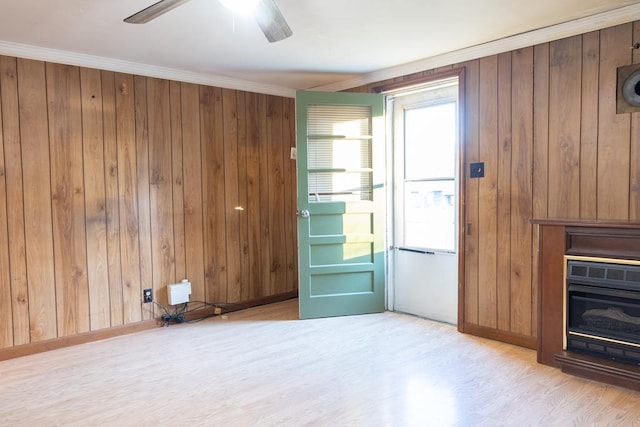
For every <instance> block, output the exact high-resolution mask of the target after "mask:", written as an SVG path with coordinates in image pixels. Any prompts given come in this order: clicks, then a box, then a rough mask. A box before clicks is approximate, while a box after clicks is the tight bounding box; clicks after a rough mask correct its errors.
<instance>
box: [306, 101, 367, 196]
mask: <svg viewBox="0 0 640 427" xmlns="http://www.w3.org/2000/svg"><path fill="white" fill-rule="evenodd" d="M370 116H371V108H370V107H368V106H365V107H363V106H349V105H344V106H340V105H310V106H309V109H308V131H307V132H308V134H307V138H308V140H307V169H308V173H309V175H308V176H309V183H308V188H309V201H310V202H323V201H352V200H372V194H373V193H372V153H371V150H372V146H371V143H372V139H371V127H372V123H371V117H370Z"/></svg>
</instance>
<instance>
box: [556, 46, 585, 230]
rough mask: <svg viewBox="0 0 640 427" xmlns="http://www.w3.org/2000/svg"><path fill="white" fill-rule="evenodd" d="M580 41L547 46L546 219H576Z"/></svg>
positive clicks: (578, 195) (578, 162) (578, 213)
mask: <svg viewBox="0 0 640 427" xmlns="http://www.w3.org/2000/svg"><path fill="white" fill-rule="evenodd" d="M581 51H582V37H580V36H575V37H570V38H567V39H563V40H559V41H556V42H552V43H551V44H550V72H549V73H550V74H549V76H550V81H549V94H550V98H549V106H550V111H549V182H553V186H554V191H553V192H550V193H549V215H550V216H551V217H556V218H578V217H579V216H580V172H579V165H580V109H581V103H580V91H581V88H582V85H581V81H580V79H578V78H576V76H579V75H580V70H581V67H582V55H581V54H579V53H580V52H581Z"/></svg>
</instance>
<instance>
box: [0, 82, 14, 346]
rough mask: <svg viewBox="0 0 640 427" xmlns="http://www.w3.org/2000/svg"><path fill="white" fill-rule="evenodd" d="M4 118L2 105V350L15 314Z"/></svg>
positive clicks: (9, 340)
mask: <svg viewBox="0 0 640 427" xmlns="http://www.w3.org/2000/svg"><path fill="white" fill-rule="evenodd" d="M9 86H10V84H9ZM2 89H3V88H2V81H0V93H2ZM8 108H11V107H8ZM2 116H3V114H2V103H0V348H6V347H11V346H13V313H12V307H11V301H12V297H11V271H10V270H11V264H10V263H9V230H8V228H7V227H8V212H7V178H6V177H7V173H6V170H7V168H6V166H5V157H4V151H5V150H4V132H3V128H4V126H3V120H2Z"/></svg>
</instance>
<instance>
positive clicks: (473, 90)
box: [460, 61, 481, 326]
mask: <svg viewBox="0 0 640 427" xmlns="http://www.w3.org/2000/svg"><path fill="white" fill-rule="evenodd" d="M479 65H480V62H479V61H471V62H468V63H467V64H465V68H466V71H465V88H464V91H465V93H464V97H465V106H466V112H465V113H466V114H465V123H464V126H465V140H464V141H463V143H462V144H461V150H464V156H465V160H466V165H465V166H466V168H465V170H463V171H460V174H461V179H465V181H466V182H465V189H466V194H465V195H464V197H465V210H466V211H465V221H466V224H465V227H464V228H465V229H466V236H465V239H464V244H465V247H464V248H462V250H464V262H465V265H464V274H465V276H464V323H470V324H474V325H477V324H478V319H479V314H478V310H479V305H478V304H479V301H478V298H479V285H478V267H479V265H478V262H479V256H478V245H479V223H480V217H479V215H480V180H479V179H477V178H474V179H471V178H469V164H471V163H474V162H479V161H480V160H481V159H480V67H479ZM463 326H464V325H463Z"/></svg>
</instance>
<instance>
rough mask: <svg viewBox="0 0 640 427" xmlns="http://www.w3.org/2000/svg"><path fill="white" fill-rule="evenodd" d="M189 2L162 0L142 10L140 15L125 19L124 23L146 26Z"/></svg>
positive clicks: (185, 0)
mask: <svg viewBox="0 0 640 427" xmlns="http://www.w3.org/2000/svg"><path fill="white" fill-rule="evenodd" d="M188 1H189V0H160V1H159V2H157V3H154V4H152V5H151V6H149V7H147V8H145V9H142V10H141V11H140V12H138V13H134V14H133V15H131V16H130V17H128V18H125V19H124V22H127V23H129V24H145V23H147V22H149V21H151V20H152V19H155V18H157V17H158V16H160V15H162V14H163V13H167V12H169V11H170V10H171V9H175V8H176V7H178V6H180V5H181V4H182V3H186V2H188Z"/></svg>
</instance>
